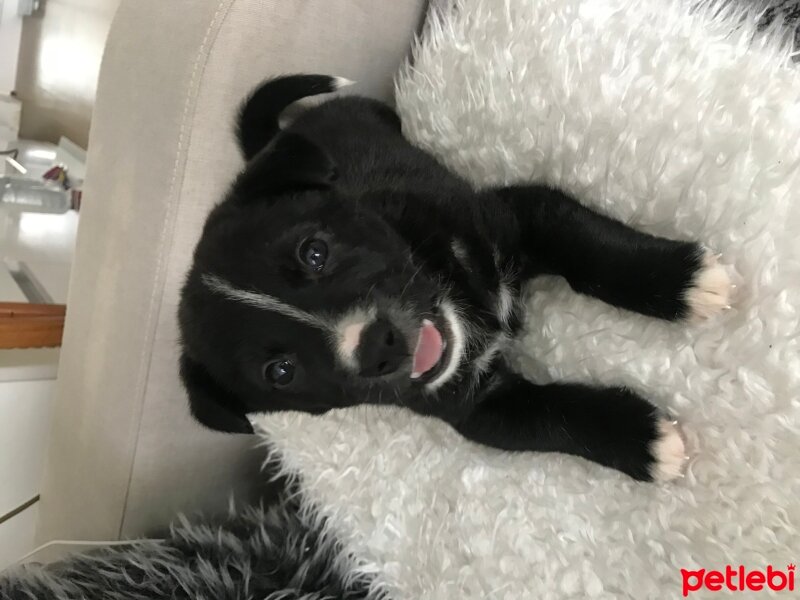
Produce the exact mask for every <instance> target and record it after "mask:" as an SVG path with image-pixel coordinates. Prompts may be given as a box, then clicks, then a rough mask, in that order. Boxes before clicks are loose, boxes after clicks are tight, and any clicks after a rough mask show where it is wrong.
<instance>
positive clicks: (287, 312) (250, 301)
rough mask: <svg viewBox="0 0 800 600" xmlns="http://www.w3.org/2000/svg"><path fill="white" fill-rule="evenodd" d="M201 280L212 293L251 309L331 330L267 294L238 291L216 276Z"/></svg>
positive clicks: (306, 314)
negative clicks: (274, 313)
mask: <svg viewBox="0 0 800 600" xmlns="http://www.w3.org/2000/svg"><path fill="white" fill-rule="evenodd" d="M201 279H202V280H203V283H204V284H205V285H206V287H208V289H210V290H211V291H212V292H215V293H217V294H221V295H223V296H225V297H226V298H228V299H229V300H234V301H235V302H241V303H242V304H246V305H247V306H252V307H253V308H260V309H261V310H269V311H272V312H276V313H278V314H280V315H283V316H285V317H289V318H290V319H294V320H295V321H300V322H301V323H305V324H306V325H311V326H312V327H319V328H320V329H324V330H326V331H328V330H330V328H331V326H330V324H329V323H328V322H327V321H326V320H325V319H323V318H322V317H318V316H317V315H314V314H312V313H310V312H306V311H304V310H302V309H300V308H296V307H294V306H292V305H291V304H286V303H285V302H283V301H281V300H278V299H277V298H275V297H274V296H270V295H269V294H264V293H262V292H251V291H248V290H240V289H239V288H236V287H234V286H233V285H231V284H230V283H229V282H227V281H225V280H224V279H222V278H221V277H217V276H216V275H208V274H206V275H203V276H202V277H201Z"/></svg>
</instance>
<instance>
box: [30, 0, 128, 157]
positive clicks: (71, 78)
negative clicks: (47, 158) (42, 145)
mask: <svg viewBox="0 0 800 600" xmlns="http://www.w3.org/2000/svg"><path fill="white" fill-rule="evenodd" d="M118 5H119V0H43V1H42V6H41V8H40V9H39V10H38V11H37V13H36V14H34V15H33V16H32V17H28V18H26V19H25V24H24V26H23V30H22V44H21V48H20V62H19V72H18V75H17V90H16V91H17V95H18V96H19V97H20V99H21V100H22V101H23V111H22V126H21V129H20V137H22V138H28V139H38V140H42V141H50V142H58V139H59V137H60V136H62V135H65V136H67V137H69V138H70V139H72V140H73V141H74V142H76V143H77V144H78V145H79V146H81V147H83V148H86V147H87V142H88V137H89V122H90V120H91V116H92V108H93V106H94V98H95V93H96V90H97V75H98V73H99V70H100V61H101V60H102V57H103V47H104V45H105V41H106V37H107V36H108V30H109V28H110V26H111V20H112V18H113V16H114V12H115V11H116V9H117V6H118Z"/></svg>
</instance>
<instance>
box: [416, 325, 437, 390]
mask: <svg viewBox="0 0 800 600" xmlns="http://www.w3.org/2000/svg"><path fill="white" fill-rule="evenodd" d="M442 347H443V343H442V334H441V333H439V330H438V329H436V327H434V326H433V323H431V322H430V321H428V320H427V319H426V320H425V321H423V322H422V328H421V329H420V330H419V340H418V341H417V349H416V350H414V366H413V374H412V375H411V376H412V377H419V376H420V375H422V374H423V373H427V372H428V371H430V370H431V369H432V368H433V367H434V366H435V365H436V363H438V362H439V359H440V358H442Z"/></svg>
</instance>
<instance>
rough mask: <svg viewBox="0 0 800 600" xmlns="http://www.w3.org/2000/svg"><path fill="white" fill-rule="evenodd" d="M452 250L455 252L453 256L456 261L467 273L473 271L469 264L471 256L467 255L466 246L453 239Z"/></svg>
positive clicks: (451, 242)
mask: <svg viewBox="0 0 800 600" xmlns="http://www.w3.org/2000/svg"><path fill="white" fill-rule="evenodd" d="M450 250H452V252H453V256H455V257H456V260H457V261H458V262H459V264H461V266H462V267H464V269H466V270H467V271H471V270H472V268H471V266H470V264H469V254H468V253H467V249H466V248H464V244H462V243H461V241H460V240H457V239H456V238H453V239H452V240H451V241H450Z"/></svg>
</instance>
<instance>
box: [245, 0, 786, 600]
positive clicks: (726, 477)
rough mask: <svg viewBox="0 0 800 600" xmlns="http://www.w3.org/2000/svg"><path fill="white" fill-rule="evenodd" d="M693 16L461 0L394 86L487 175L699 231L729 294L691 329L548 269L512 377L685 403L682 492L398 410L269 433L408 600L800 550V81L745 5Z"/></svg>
mask: <svg viewBox="0 0 800 600" xmlns="http://www.w3.org/2000/svg"><path fill="white" fill-rule="evenodd" d="M694 4H695V3H694V2H692V0H686V1H685V2H684V1H682V0H457V1H456V2H448V3H447V8H446V9H444V10H443V12H440V13H436V14H434V15H432V16H431V18H430V19H429V22H428V26H427V30H426V32H425V34H424V36H423V39H422V41H421V43H420V45H419V47H418V48H417V51H416V56H415V65H414V67H413V68H409V69H407V70H405V71H404V72H403V73H402V74H401V76H400V77H399V80H398V86H397V100H398V106H399V110H400V112H401V114H402V117H403V121H404V124H405V127H406V132H407V135H408V136H409V137H410V139H412V140H413V141H415V142H416V143H418V144H420V145H422V146H424V147H426V148H428V149H429V150H431V151H433V152H434V153H435V154H436V155H438V156H440V157H441V158H442V160H443V161H444V162H446V163H447V164H448V165H450V166H451V167H452V168H453V169H455V170H456V171H458V172H460V173H462V174H463V175H465V176H467V177H469V178H470V179H471V180H472V181H474V182H475V183H476V184H477V185H486V184H490V183H498V182H517V181H522V180H536V181H544V182H548V183H551V184H555V185H558V186H561V187H563V188H565V189H567V190H569V191H570V192H572V193H574V194H575V195H577V196H578V197H579V198H581V199H582V200H583V201H584V202H585V203H586V204H589V205H592V206H595V207H597V208H598V209H600V210H602V211H605V212H606V213H609V214H612V215H616V216H617V217H619V218H621V219H623V220H624V221H626V222H628V223H631V224H633V225H635V226H636V227H640V228H641V229H643V230H646V231H649V232H652V233H656V234H661V235H666V236H671V237H679V238H695V239H699V240H703V241H704V242H705V243H707V244H708V245H709V246H711V247H712V248H714V249H716V250H717V251H719V252H721V253H722V254H723V259H722V260H723V262H724V263H725V264H727V265H729V268H730V272H731V275H732V278H733V279H734V281H735V283H736V284H737V285H738V288H737V290H736V297H735V306H734V308H733V309H732V310H731V311H729V312H728V313H726V314H725V315H723V316H722V317H720V318H717V319H715V320H713V321H711V322H708V323H706V324H703V325H700V326H683V325H673V324H668V323H663V322H658V321H655V320H650V319H647V318H644V317H641V316H637V315H634V314H630V313H627V312H624V311H620V310H617V309H614V308H611V307H609V306H606V305H604V304H602V303H600V302H598V301H595V300H591V299H588V298H585V297H580V296H578V295H576V294H574V293H573V292H571V291H570V290H569V289H568V288H567V286H566V285H565V284H564V283H563V282H562V281H560V280H557V279H550V280H542V281H540V282H537V283H536V284H535V285H534V286H532V288H531V290H530V292H531V295H530V300H529V302H528V307H529V317H528V321H527V332H526V335H525V336H524V338H523V339H522V340H521V341H520V344H519V348H518V350H519V360H518V363H519V367H520V369H522V370H523V371H524V372H526V373H528V374H530V376H531V377H532V378H535V379H537V380H547V379H557V380H580V381H594V382H601V383H606V384H618V383H622V384H626V385H629V386H632V387H634V388H636V389H638V390H640V391H642V392H644V393H646V394H647V395H648V396H649V397H651V398H652V399H653V400H654V402H656V403H657V404H659V405H661V406H663V407H665V408H668V409H669V410H671V411H672V412H674V413H675V414H676V415H677V417H678V418H679V419H680V421H681V423H682V427H683V431H684V433H685V436H686V440H687V445H688V448H689V451H690V453H691V455H692V459H691V462H690V463H689V467H688V472H687V474H686V477H685V479H682V480H678V481H677V483H673V484H669V485H664V486H657V485H652V484H642V483H636V482H634V481H631V480H630V479H627V478H626V477H625V476H623V475H620V474H619V473H616V472H614V471H611V470H607V469H604V468H601V467H599V466H597V465H593V464H590V463H588V462H584V461H582V460H579V459H576V458H572V457H567V456H561V455H555V454H549V455H547V454H518V455H511V454H506V453H502V452H497V451H493V450H490V449H487V448H483V447H479V446H476V445H473V444H470V443H468V442H466V441H464V440H462V439H461V438H460V437H459V436H458V435H457V434H455V433H454V432H452V431H451V430H450V429H449V428H448V427H447V426H445V425H443V424H440V423H438V422H435V421H431V420H425V419H422V418H420V417H417V416H414V415H411V414H408V413H406V412H403V411H399V410H385V411H378V410H377V409H373V408H359V409H354V410H346V411H341V412H337V413H334V414H330V415H328V416H326V417H324V418H319V417H311V416H304V415H297V414H283V415H271V416H267V417H264V418H263V419H261V420H260V425H261V426H262V427H263V429H264V430H265V432H266V434H265V435H266V436H267V438H268V439H269V440H270V443H271V444H273V445H274V447H275V448H276V450H277V451H278V453H279V454H280V455H281V456H282V458H283V460H284V463H285V465H286V468H287V469H288V470H289V471H293V472H296V473H300V474H301V475H302V479H303V481H304V485H305V490H306V497H307V499H308V500H309V501H311V502H314V503H317V504H318V505H319V506H321V507H322V509H323V512H324V513H325V514H327V515H329V516H331V518H332V523H333V524H334V525H335V526H336V528H337V529H338V530H339V531H340V532H342V533H343V536H344V537H345V538H346V539H349V540H350V542H351V543H352V546H353V549H354V550H355V551H357V552H359V553H361V554H362V555H363V556H365V557H368V558H369V559H370V560H372V561H374V563H375V564H376V565H377V566H379V567H380V568H381V570H383V572H384V573H385V580H386V583H387V584H388V585H389V587H390V589H392V590H393V592H394V595H395V598H397V599H399V600H404V599H409V600H410V599H426V600H449V599H453V600H456V599H458V600H461V599H464V598H475V599H478V598H480V599H483V598H490V599H501V598H502V599H509V600H519V599H525V598H537V599H548V598H637V599H641V598H673V597H680V596H681V592H682V588H681V584H682V579H681V573H680V569H681V568H685V569H699V568H706V569H721V570H722V571H724V568H725V565H728V564H731V565H734V566H738V565H740V564H741V565H744V566H745V567H746V568H747V569H748V570H751V569H764V568H765V567H766V566H767V565H770V564H771V565H773V566H774V567H775V568H779V569H783V570H785V569H786V565H787V563H789V562H796V561H798V560H800V500H798V498H800V397H798V390H800V326H799V322H800V200H799V199H798V198H797V195H798V194H800V185H799V184H800V73H798V71H797V70H796V68H795V67H792V66H791V65H790V63H789V61H788V55H789V48H787V46H786V45H785V44H783V45H782V44H781V43H779V42H776V41H774V40H775V36H772V37H771V39H772V40H773V41H767V38H765V37H758V36H757V37H756V41H754V42H753V41H752V39H753V36H754V26H752V25H751V23H752V22H753V20H752V18H749V17H752V15H750V16H749V17H748V16H747V15H743V14H741V13H732V12H731V11H726V10H723V11H719V10H715V9H701V10H696V9H692V8H691V7H692V5H694ZM695 8H696V7H695ZM742 17H744V19H742ZM798 587H800V584H798ZM753 593H754V592H744V593H740V594H739V596H740V597H751V595H752V594H753ZM703 595H708V597H716V596H717V595H718V594H714V593H713V592H710V591H705V592H703V591H697V592H694V593H693V597H702V596H703Z"/></svg>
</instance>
